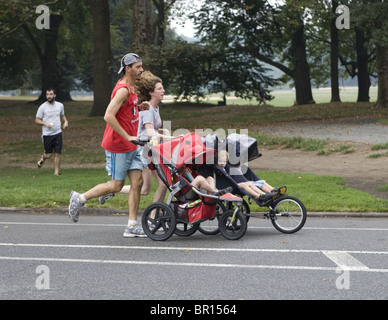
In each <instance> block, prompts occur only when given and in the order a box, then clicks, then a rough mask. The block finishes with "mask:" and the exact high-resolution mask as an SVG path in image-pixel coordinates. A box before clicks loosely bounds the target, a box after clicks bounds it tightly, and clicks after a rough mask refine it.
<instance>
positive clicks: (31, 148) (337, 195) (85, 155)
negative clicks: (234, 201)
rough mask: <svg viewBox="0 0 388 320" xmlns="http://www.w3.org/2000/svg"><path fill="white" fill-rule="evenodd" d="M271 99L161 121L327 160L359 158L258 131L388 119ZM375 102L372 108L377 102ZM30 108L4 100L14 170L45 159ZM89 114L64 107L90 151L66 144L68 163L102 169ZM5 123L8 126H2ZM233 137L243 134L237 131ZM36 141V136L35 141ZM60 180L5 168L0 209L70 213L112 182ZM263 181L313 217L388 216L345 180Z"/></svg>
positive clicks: (281, 177)
mask: <svg viewBox="0 0 388 320" xmlns="http://www.w3.org/2000/svg"><path fill="white" fill-rule="evenodd" d="M350 91H351V92H350ZM350 91H347V90H346V92H345V91H341V98H342V101H355V99H356V94H357V92H356V90H353V89H352V90H350ZM318 93H319V94H318ZM345 93H346V94H345ZM272 94H273V95H275V97H276V99H275V100H274V101H273V105H274V106H276V107H268V106H266V107H256V106H255V105H254V103H253V102H254V101H252V104H251V105H249V104H247V103H246V101H240V102H238V103H237V102H236V105H228V106H226V107H222V108H216V107H214V105H212V104H211V103H214V102H213V101H211V103H210V102H209V104H201V105H195V104H190V103H176V104H165V105H164V106H163V107H162V108H161V116H162V119H167V120H170V121H172V130H173V131H174V130H176V129H178V128H187V129H189V130H194V129H196V128H209V129H210V130H213V131H216V130H217V129H220V128H221V129H222V128H224V129H225V130H228V129H229V128H230V129H234V128H248V129H249V135H250V136H253V137H255V138H256V139H258V141H259V145H266V146H269V147H271V146H273V147H274V148H275V147H279V146H280V147H283V148H293V149H300V150H304V151H316V152H317V153H319V154H322V155H330V154H331V153H333V152H342V153H350V152H353V151H354V150H352V148H351V147H349V146H347V145H342V146H338V147H335V148H333V149H331V148H330V146H329V145H328V142H327V141H322V140H315V139H302V138H282V137H280V138H278V137H270V136H263V135H261V134H260V127H261V126H263V125H266V124H274V123H277V124H279V128H281V122H284V121H302V120H303V121H310V120H319V121H320V120H333V119H334V120H335V119H344V118H359V117H376V118H383V117H384V118H388V110H382V109H376V108H374V104H373V103H349V102H344V103H341V104H338V103H337V104H331V103H327V102H328V100H329V98H330V92H329V91H327V90H323V89H320V90H319V92H316V91H314V98H315V99H316V101H317V102H320V101H322V102H323V103H322V104H315V105H306V106H296V107H289V106H290V105H292V104H293V99H294V98H293V97H294V92H292V91H291V90H288V92H287V90H285V91H282V92H280V91H279V92H278V91H276V92H273V93H272ZM320 95H321V97H320V98H319V96H320ZM345 97H347V98H345ZM371 97H372V99H371V100H372V101H373V94H371ZM320 99H322V100H320ZM30 100H31V98H28V99H27V98H26V99H24V100H20V97H17V98H10V99H8V98H7V100H4V99H1V98H0V123H2V124H4V125H7V128H8V129H7V130H6V129H5V126H3V125H2V126H1V127H0V131H1V133H2V137H3V138H4V140H3V141H4V142H3V141H2V142H1V144H0V157H2V156H4V158H5V159H11V161H13V162H14V163H16V164H18V163H22V162H23V163H27V162H28V163H31V164H34V163H35V162H36V161H37V155H38V156H39V155H40V154H41V152H42V144H41V142H40V141H39V134H40V133H39V132H38V131H39V130H37V129H38V128H37V127H36V125H35V124H34V123H33V121H34V116H35V113H36V110H37V105H34V104H31V103H27V102H28V101H30ZM232 103H234V102H233V101H232V99H230V100H229V99H228V104H232ZM239 103H241V105H239ZM271 104H272V102H271ZM91 106H92V102H91V101H74V102H69V103H65V109H66V114H67V116H68V118H69V121H70V125H71V130H73V132H77V134H79V136H80V137H81V138H80V139H82V141H86V142H87V143H86V144H84V145H83V146H82V147H81V146H78V144H72V145H71V146H69V145H68V144H66V143H65V145H64V151H63V159H64V161H63V163H67V164H80V165H83V164H85V165H86V164H91V163H104V162H105V155H104V152H103V151H102V149H101V148H100V147H99V142H98V147H97V146H96V147H93V148H90V147H88V143H89V141H90V140H91V139H92V138H95V137H97V136H98V137H99V138H100V137H101V136H102V133H101V132H103V129H104V127H105V122H104V120H103V118H102V117H97V118H91V117H88V113H89V111H90V109H91ZM1 116H4V118H3V119H1ZM1 120H3V122H1ZM20 120H21V121H20ZM9 123H10V124H11V125H9ZM12 130H13V132H12ZM236 130H237V132H239V129H236ZM8 132H11V133H12V134H14V133H20V132H26V134H25V135H24V136H23V138H22V141H19V140H20V138H19V139H12V134H11V135H10V136H9V137H11V138H10V139H5V137H7V134H8ZM35 133H37V134H36V135H35ZM77 138H78V136H77ZM74 141H76V139H75V140H74ZM99 141H100V140H99ZM373 148H374V150H376V151H378V150H385V149H388V146H387V144H382V145H376V146H374V147H373ZM380 156H388V154H387V153H381V154H377V155H376V157H380ZM86 166H87V165H86ZM62 172H63V175H62V176H60V177H54V176H53V170H52V168H48V167H47V168H45V167H44V168H42V169H41V170H37V169H28V168H23V169H22V168H8V167H6V168H4V167H2V168H0V181H1V184H0V206H5V207H18V208H44V207H48V208H59V207H67V206H68V196H69V193H70V191H71V190H77V191H80V192H84V191H87V190H88V189H90V188H91V187H94V186H95V185H97V184H99V183H102V182H106V181H107V180H108V177H107V174H106V171H105V170H104V168H103V166H102V167H101V168H100V169H91V168H81V169H68V168H63V169H62ZM259 176H261V177H262V178H264V179H266V180H267V181H268V182H269V183H270V184H271V185H273V186H281V185H287V187H288V194H290V195H293V196H296V197H298V198H300V199H301V200H302V201H303V202H304V203H305V205H306V207H307V210H308V211H342V212H348V211H361V212H362V211H376V212H381V211H388V202H387V200H382V199H377V198H375V197H373V196H372V195H370V194H369V193H365V192H361V191H358V190H354V189H351V188H348V187H346V185H345V181H344V180H343V179H342V178H337V177H329V176H317V175H312V174H311V175H310V174H289V173H280V172H263V173H260V174H259ZM155 188H156V186H155V182H153V190H152V191H151V195H150V196H147V197H142V198H141V205H140V207H141V209H144V208H145V207H147V206H148V205H149V204H150V203H151V202H152V197H153V193H154V190H155ZM379 190H382V191H386V190H388V187H387V186H380V187H379ZM87 206H88V207H100V205H99V203H98V201H97V199H93V200H91V201H90V202H88V204H87ZM104 207H113V208H117V209H127V208H128V204H127V197H126V196H125V195H117V196H116V197H115V198H113V199H111V200H110V201H108V202H107V204H106V205H105V206H104ZM251 209H252V210H253V211H255V210H258V208H257V207H256V206H255V205H254V204H252V207H251Z"/></svg>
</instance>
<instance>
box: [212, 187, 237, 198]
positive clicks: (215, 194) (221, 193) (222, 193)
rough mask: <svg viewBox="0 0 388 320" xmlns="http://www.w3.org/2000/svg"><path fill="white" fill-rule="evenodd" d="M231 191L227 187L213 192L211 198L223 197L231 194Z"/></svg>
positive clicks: (231, 189)
mask: <svg viewBox="0 0 388 320" xmlns="http://www.w3.org/2000/svg"><path fill="white" fill-rule="evenodd" d="M232 191H233V188H232V187H227V188H225V189H222V190H218V191H217V192H214V193H213V194H212V195H213V196H223V195H224V194H227V193H231V192H232Z"/></svg>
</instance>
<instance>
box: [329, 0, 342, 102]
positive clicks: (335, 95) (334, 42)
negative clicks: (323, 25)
mask: <svg viewBox="0 0 388 320" xmlns="http://www.w3.org/2000/svg"><path fill="white" fill-rule="evenodd" d="M337 7H338V1H337V0H333V1H332V13H333V18H332V19H331V26H330V28H331V48H330V62H331V69H330V76H331V102H341V98H340V92H339V80H338V29H337V27H336V17H335V11H336V9H337Z"/></svg>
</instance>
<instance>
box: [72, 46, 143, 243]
mask: <svg viewBox="0 0 388 320" xmlns="http://www.w3.org/2000/svg"><path fill="white" fill-rule="evenodd" d="M143 71H144V70H143V64H142V60H141V58H140V57H139V56H138V55H137V54H134V53H129V54H127V55H125V56H124V57H123V58H122V60H121V68H120V71H119V74H120V73H123V78H122V79H120V80H119V81H118V82H117V84H116V86H115V88H114V89H113V93H112V97H111V102H110V104H109V105H108V107H107V109H106V113H105V116H104V120H105V121H106V122H107V125H106V129H105V133H104V137H103V140H102V144H101V146H102V147H103V148H104V149H105V152H106V169H107V171H108V174H109V175H110V176H111V181H109V182H107V183H102V184H99V185H97V186H95V187H94V188H92V189H90V190H89V191H87V192H85V193H83V194H80V193H78V192H75V191H72V192H71V194H70V205H69V215H70V217H71V219H72V220H73V221H74V222H77V221H78V219H79V214H80V211H81V209H82V208H83V206H84V205H85V203H86V201H87V200H90V199H92V198H98V197H100V196H102V195H105V194H108V193H117V192H119V191H120V190H121V189H122V187H123V186H124V183H125V178H126V177H127V176H128V178H129V180H130V182H131V190H130V193H129V195H128V205H129V220H128V226H127V227H126V229H125V231H124V237H126V238H130V237H146V235H145V233H144V232H143V229H142V228H141V226H140V225H139V224H138V223H137V211H138V209H139V202H140V191H141V187H142V184H143V179H142V168H143V164H142V162H141V158H140V150H138V148H137V146H136V145H135V144H133V143H131V141H134V140H138V138H137V130H138V125H139V109H138V98H137V94H136V88H135V82H136V80H138V79H140V78H141V75H142V73H143ZM141 108H142V109H143V108H144V109H147V108H148V106H146V105H144V106H143V105H142V106H141Z"/></svg>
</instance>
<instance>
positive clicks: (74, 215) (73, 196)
mask: <svg viewBox="0 0 388 320" xmlns="http://www.w3.org/2000/svg"><path fill="white" fill-rule="evenodd" d="M80 195H81V194H80V193H78V192H75V191H72V192H71V193H70V205H69V216H70V218H71V220H73V222H78V219H79V214H80V212H81V209H82V208H83V206H84V205H85V203H82V202H81V199H80V198H79V196H80Z"/></svg>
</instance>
